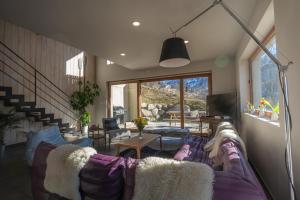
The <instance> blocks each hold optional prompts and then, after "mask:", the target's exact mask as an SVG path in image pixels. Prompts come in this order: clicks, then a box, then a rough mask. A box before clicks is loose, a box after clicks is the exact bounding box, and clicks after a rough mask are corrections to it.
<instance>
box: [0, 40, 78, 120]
mask: <svg viewBox="0 0 300 200" xmlns="http://www.w3.org/2000/svg"><path fill="white" fill-rule="evenodd" d="M0 44H1V45H2V46H4V47H5V48H6V49H7V50H8V51H9V52H11V53H12V54H13V55H15V56H16V57H17V58H18V59H20V60H21V61H22V62H24V63H25V64H26V65H27V66H29V67H30V68H31V69H32V70H33V71H34V74H32V73H31V72H30V71H28V70H27V69H26V68H24V67H23V66H22V65H21V64H19V63H18V62H17V61H15V60H14V59H12V58H11V57H10V56H9V55H8V54H6V53H5V52H4V51H2V50H0V52H1V53H2V54H4V55H5V56H6V57H8V58H9V59H10V60H11V61H12V62H14V63H15V64H16V65H18V66H19V67H21V68H22V69H23V70H25V71H26V72H27V73H29V74H30V75H32V76H34V82H32V81H30V80H28V79H27V78H26V77H24V75H22V74H20V73H18V72H16V71H15V70H13V71H15V72H16V73H17V74H19V75H20V76H22V77H23V78H26V79H27V81H29V82H30V83H31V84H34V91H32V89H29V88H27V86H25V85H24V84H22V83H20V82H19V81H17V80H16V79H15V78H13V77H11V76H10V75H9V74H6V75H8V76H9V77H10V78H13V80H15V81H17V82H18V83H19V84H21V85H22V86H23V87H25V88H27V89H29V91H31V92H34V95H35V96H34V99H35V103H36V102H37V96H39V97H40V98H42V99H44V100H45V101H46V102H48V101H47V100H46V99H45V98H43V97H42V96H40V95H38V94H37V80H38V81H39V82H40V83H42V84H43V85H45V86H46V87H47V88H49V89H50V90H52V91H53V92H54V93H55V94H56V95H57V96H59V97H60V98H61V99H62V100H64V101H65V102H69V98H70V96H69V95H67V94H66V93H65V92H64V91H63V90H62V89H60V88H59V87H58V86H57V85H56V84H55V83H53V82H52V81H51V80H49V79H48V78H47V77H46V76H45V75H44V74H42V73H41V72H40V71H39V70H37V69H36V68H35V67H34V66H32V65H31V64H30V63H29V62H27V61H26V60H25V59H24V58H23V57H21V56H20V55H19V54H18V53H16V52H15V51H14V50H12V49H11V48H10V47H9V46H7V45H6V44H5V43H4V42H3V41H1V40H0ZM1 62H2V60H1ZM2 63H3V64H5V65H6V66H8V67H9V68H10V69H13V68H12V67H11V66H10V65H8V64H7V63H5V62H4V61H3V62H2ZM1 71H2V70H1ZM2 72H3V73H4V71H2ZM37 74H39V75H40V76H41V77H42V78H44V79H45V80H46V81H48V82H49V83H50V85H51V86H53V87H55V88H56V89H57V90H58V91H60V92H61V93H62V94H63V95H65V97H67V98H68V100H66V99H65V98H63V97H62V96H61V95H59V94H58V93H57V92H56V91H54V90H53V89H52V88H51V87H49V86H48V85H47V84H45V83H43V82H42V80H41V79H39V78H37ZM39 89H40V90H41V88H40V87H39ZM41 91H42V90H41ZM42 92H43V91H42ZM55 100H56V99H55ZM56 101H57V100H56ZM57 102H58V103H59V104H61V105H62V106H63V107H65V105H63V104H62V103H61V102H59V101H57ZM48 103H50V102H48ZM50 105H52V106H53V107H55V108H56V109H58V110H59V111H61V112H62V113H64V114H67V113H66V112H64V111H62V110H61V109H59V108H58V107H56V106H55V105H53V104H52V103H50ZM65 108H66V107H65ZM66 109H67V110H68V111H71V112H72V113H73V114H75V112H74V110H71V109H70V108H66ZM67 115H68V116H69V117H71V118H72V119H73V120H76V119H75V118H74V117H72V116H70V115H69V114H67Z"/></svg>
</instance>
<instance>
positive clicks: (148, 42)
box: [0, 0, 256, 69]
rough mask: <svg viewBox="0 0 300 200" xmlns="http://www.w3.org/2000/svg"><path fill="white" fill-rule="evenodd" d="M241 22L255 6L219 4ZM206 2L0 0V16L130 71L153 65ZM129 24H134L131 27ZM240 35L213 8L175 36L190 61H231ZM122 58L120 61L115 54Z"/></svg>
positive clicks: (249, 2) (238, 0) (245, 1)
mask: <svg viewBox="0 0 300 200" xmlns="http://www.w3.org/2000/svg"><path fill="white" fill-rule="evenodd" d="M224 1H225V2H226V3H227V4H228V5H229V6H230V7H232V8H233V9H234V10H235V11H236V12H237V13H238V14H239V15H240V16H241V17H242V18H243V19H245V20H246V21H248V20H249V18H250V17H251V15H252V12H253V9H254V7H255V4H256V0H224ZM210 3H212V0H84V1H83V0H26V1H24V0H0V16H1V18H3V19H6V20H8V21H10V22H12V23H15V24H18V25H21V26H23V27H26V28H28V29H30V30H32V31H34V32H37V33H40V34H43V35H46V36H49V37H51V38H54V39H56V40H59V41H62V42H65V43H67V44H70V45H73V46H75V47H77V48H80V49H83V50H85V51H87V52H89V53H92V54H94V55H97V56H100V57H102V58H105V59H109V60H112V61H114V62H116V63H118V64H120V65H122V66H125V67H127V68H130V69H142V68H150V67H155V66H157V65H158V60H159V56H160V51H161V46H162V42H163V41H164V40H165V39H166V38H168V37H171V34H170V30H169V27H171V28H172V29H176V28H178V27H179V26H180V25H182V24H183V23H185V22H186V21H187V20H189V19H190V18H192V17H194V16H196V15H197V14H198V13H199V12H201V11H202V10H203V9H205V8H206V7H207V6H208V5H210ZM132 21H140V22H141V26H140V27H133V26H132V25H131V23H132ZM242 34H243V31H242V30H241V28H240V27H239V26H238V25H237V24H236V23H235V22H234V21H233V20H232V19H231V17H230V16H229V15H228V14H227V13H225V11H224V10H223V9H222V8H221V7H220V6H217V7H215V8H213V10H211V11H209V12H208V13H207V14H206V15H204V16H202V17H201V18H199V19H198V20H197V21H195V22H194V23H192V24H191V25H189V26H188V27H186V28H185V29H183V30H182V31H180V32H179V33H178V35H177V36H180V37H182V38H184V39H186V40H189V44H188V45H187V47H188V50H189V53H190V57H191V60H192V61H199V60H207V59H213V58H215V57H217V56H221V55H228V56H232V55H234V53H235V52H236V50H237V48H238V45H239V42H240V40H241V38H242ZM123 52H124V53H126V56H125V57H122V56H120V53H123Z"/></svg>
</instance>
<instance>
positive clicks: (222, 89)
mask: <svg viewBox="0 0 300 200" xmlns="http://www.w3.org/2000/svg"><path fill="white" fill-rule="evenodd" d="M206 71H211V72H212V91H213V94H219V93H228V92H235V91H236V89H235V66H234V63H233V62H231V63H230V64H228V66H226V67H224V68H218V67H216V66H215V64H214V63H213V61H205V62H194V63H191V64H190V65H188V66H185V67H179V68H173V69H167V68H162V67H156V68H152V69H147V70H129V69H127V68H125V67H122V66H119V65H106V60H104V59H101V58H99V57H98V58H97V65H96V76H97V77H96V80H97V81H96V82H97V84H98V85H99V86H100V88H101V90H102V93H101V97H99V98H98V99H97V101H96V102H95V104H96V121H98V122H101V119H102V118H103V117H105V116H106V95H107V88H106V83H107V81H117V80H127V79H136V78H145V77H153V76H163V75H172V74H179V73H191V72H206ZM100 124H101V123H100Z"/></svg>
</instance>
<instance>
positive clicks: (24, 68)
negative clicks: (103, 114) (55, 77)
mask: <svg viewBox="0 0 300 200" xmlns="http://www.w3.org/2000/svg"><path fill="white" fill-rule="evenodd" d="M0 75H2V77H5V79H6V80H9V82H10V83H11V84H10V85H13V86H15V85H16V86H17V87H18V88H21V90H22V91H24V93H26V94H13V87H12V86H7V85H5V86H3V85H2V86H1V85H0V101H3V102H4V106H7V107H14V108H15V110H16V112H23V113H25V116H26V117H28V118H32V119H34V121H35V122H40V123H42V125H43V126H49V125H57V126H59V128H60V130H61V132H62V133H66V132H70V131H73V130H74V129H75V128H71V127H70V123H69V121H72V122H75V121H77V119H76V117H75V116H77V114H76V113H75V112H74V111H73V110H72V108H71V107H70V105H69V96H68V95H67V94H66V93H65V92H63V91H62V90H61V89H60V88H59V87H58V86H56V85H55V84H54V83H53V82H51V81H50V80H49V79H48V78H47V77H46V76H45V75H43V74H42V73H40V72H39V71H37V70H36V67H33V66H32V65H31V64H29V63H28V62H27V61H26V60H24V59H23V58H22V57H21V56H19V55H18V54H17V53H16V52H14V51H13V50H12V49H10V48H9V47H8V46H6V45H5V44H4V43H3V42H2V41H0ZM3 79H4V78H3ZM3 82H4V84H5V81H3ZM33 98H34V100H33V101H28V100H27V101H26V100H25V99H30V100H31V99H33ZM41 105H43V106H44V107H42V106H41ZM46 110H51V111H53V113H47V111H46ZM56 115H59V116H61V117H64V118H65V119H64V120H63V119H62V118H57V117H56Z"/></svg>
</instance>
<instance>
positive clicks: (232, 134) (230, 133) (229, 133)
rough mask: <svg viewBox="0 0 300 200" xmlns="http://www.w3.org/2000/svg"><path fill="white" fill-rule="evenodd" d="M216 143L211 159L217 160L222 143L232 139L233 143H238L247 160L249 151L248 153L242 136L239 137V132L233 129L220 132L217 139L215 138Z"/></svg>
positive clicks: (210, 155) (210, 154) (213, 146)
mask: <svg viewBox="0 0 300 200" xmlns="http://www.w3.org/2000/svg"><path fill="white" fill-rule="evenodd" d="M214 139H215V140H214V143H213V145H212V150H211V152H210V153H209V158H211V159H212V158H215V157H217V155H218V153H219V148H220V146H221V144H222V142H223V141H224V140H226V139H230V140H233V141H236V142H238V143H239V144H240V145H241V147H242V150H243V153H244V157H245V158H246V159H247V151H246V147H245V144H244V142H243V140H242V139H241V138H240V136H238V135H237V132H236V131H235V130H232V129H225V130H222V131H220V132H218V135H217V136H216V137H214Z"/></svg>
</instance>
